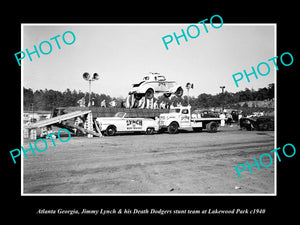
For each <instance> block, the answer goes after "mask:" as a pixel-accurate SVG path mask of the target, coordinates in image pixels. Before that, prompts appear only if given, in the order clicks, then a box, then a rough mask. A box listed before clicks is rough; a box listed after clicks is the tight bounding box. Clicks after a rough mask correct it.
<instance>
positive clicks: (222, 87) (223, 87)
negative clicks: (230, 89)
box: [220, 86, 225, 94]
mask: <svg viewBox="0 0 300 225" xmlns="http://www.w3.org/2000/svg"><path fill="white" fill-rule="evenodd" d="M220 88H221V89H222V94H224V89H225V86H220Z"/></svg>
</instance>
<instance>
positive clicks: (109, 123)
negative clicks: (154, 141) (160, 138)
mask: <svg viewBox="0 0 300 225" xmlns="http://www.w3.org/2000/svg"><path fill="white" fill-rule="evenodd" d="M96 121H97V122H98V124H99V126H100V129H101V132H103V133H104V135H108V136H114V135H115V134H116V133H123V132H126V133H128V132H142V133H145V134H153V133H154V132H156V131H158V122H157V121H155V120H153V119H150V118H128V116H127V114H126V113H125V112H118V113H116V115H115V116H114V117H97V119H96Z"/></svg>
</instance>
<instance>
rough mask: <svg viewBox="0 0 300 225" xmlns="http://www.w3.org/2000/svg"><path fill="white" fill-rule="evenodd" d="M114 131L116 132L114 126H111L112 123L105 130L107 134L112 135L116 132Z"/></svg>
mask: <svg viewBox="0 0 300 225" xmlns="http://www.w3.org/2000/svg"><path fill="white" fill-rule="evenodd" d="M116 132H117V129H116V127H115V126H112V125H111V126H108V127H107V128H106V131H105V133H106V135H107V136H114V135H115V134H116Z"/></svg>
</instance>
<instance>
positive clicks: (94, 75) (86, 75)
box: [82, 72, 99, 107]
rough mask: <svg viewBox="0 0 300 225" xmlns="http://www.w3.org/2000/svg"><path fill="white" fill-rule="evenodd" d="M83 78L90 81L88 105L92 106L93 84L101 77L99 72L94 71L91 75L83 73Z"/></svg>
mask: <svg viewBox="0 0 300 225" xmlns="http://www.w3.org/2000/svg"><path fill="white" fill-rule="evenodd" d="M82 77H83V79H85V80H86V81H88V82H89V103H88V107H90V106H91V86H92V81H95V80H98V79H99V74H97V73H94V74H93V76H91V75H90V74H89V73H87V72H85V73H84V74H83V75H82Z"/></svg>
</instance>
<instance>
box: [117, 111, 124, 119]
mask: <svg viewBox="0 0 300 225" xmlns="http://www.w3.org/2000/svg"><path fill="white" fill-rule="evenodd" d="M125 115H126V113H125V112H117V113H116V114H115V117H119V118H123V117H125Z"/></svg>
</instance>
